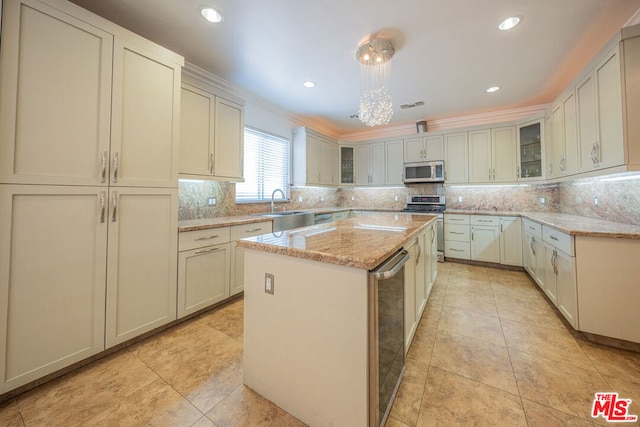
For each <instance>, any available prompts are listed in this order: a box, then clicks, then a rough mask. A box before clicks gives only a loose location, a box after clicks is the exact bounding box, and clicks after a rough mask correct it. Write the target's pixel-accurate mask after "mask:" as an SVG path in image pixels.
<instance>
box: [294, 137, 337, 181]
mask: <svg viewBox="0 0 640 427" xmlns="http://www.w3.org/2000/svg"><path fill="white" fill-rule="evenodd" d="M338 157H339V156H338V144H337V142H336V141H333V140H331V139H330V138H328V137H327V136H324V135H321V134H319V133H317V132H315V131H312V130H311V129H308V128H305V127H300V128H296V129H294V130H293V185H320V186H337V185H338V180H339V177H338V175H339V173H338V172H339V171H338V165H337V162H338ZM334 163H336V164H334ZM342 172H343V173H344V169H342Z"/></svg>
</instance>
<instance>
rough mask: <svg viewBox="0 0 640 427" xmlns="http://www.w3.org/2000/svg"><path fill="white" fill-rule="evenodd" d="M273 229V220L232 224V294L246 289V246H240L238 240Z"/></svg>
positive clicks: (230, 291) (230, 287) (230, 288)
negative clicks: (237, 243)
mask: <svg viewBox="0 0 640 427" xmlns="http://www.w3.org/2000/svg"><path fill="white" fill-rule="evenodd" d="M272 231H273V223H272V222H271V221H263V222H256V223H252V224H243V225H234V226H231V264H230V268H229V270H230V271H231V283H230V286H229V295H230V296H233V295H236V294H238V293H240V292H242V291H244V248H240V247H238V246H237V245H236V241H237V240H240V239H244V238H245V237H252V236H260V235H262V234H267V233H271V232H272Z"/></svg>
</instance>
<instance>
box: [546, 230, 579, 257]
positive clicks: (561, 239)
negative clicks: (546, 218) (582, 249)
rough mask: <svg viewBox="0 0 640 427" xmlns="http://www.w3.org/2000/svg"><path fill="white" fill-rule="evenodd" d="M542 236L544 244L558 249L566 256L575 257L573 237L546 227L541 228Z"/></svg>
mask: <svg viewBox="0 0 640 427" xmlns="http://www.w3.org/2000/svg"><path fill="white" fill-rule="evenodd" d="M542 234H543V237H542V238H543V240H544V241H545V242H546V243H548V244H550V245H551V246H554V247H556V248H558V249H560V250H561V251H562V252H564V253H565V254H567V255H570V256H575V251H574V247H573V237H571V236H570V235H568V234H565V233H562V232H560V231H558V230H554V229H553V228H550V227H546V226H543V227H542Z"/></svg>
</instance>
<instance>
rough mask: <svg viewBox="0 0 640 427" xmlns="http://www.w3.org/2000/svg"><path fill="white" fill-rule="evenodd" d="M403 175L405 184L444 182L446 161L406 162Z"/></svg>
mask: <svg viewBox="0 0 640 427" xmlns="http://www.w3.org/2000/svg"><path fill="white" fill-rule="evenodd" d="M403 176H404V178H403V180H402V182H404V183H405V184H412V183H420V182H444V161H443V160H434V161H431V162H414V163H405V164H404V175H403Z"/></svg>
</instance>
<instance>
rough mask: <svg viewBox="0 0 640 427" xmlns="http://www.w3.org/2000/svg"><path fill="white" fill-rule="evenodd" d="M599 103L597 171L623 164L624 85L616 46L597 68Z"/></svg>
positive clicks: (597, 109) (618, 50) (595, 72)
mask: <svg viewBox="0 0 640 427" xmlns="http://www.w3.org/2000/svg"><path fill="white" fill-rule="evenodd" d="M594 75H595V79H596V99H597V108H596V111H597V114H598V146H597V147H596V156H597V163H598V167H600V168H607V167H611V166H618V165H622V164H623V163H624V144H623V140H622V137H623V135H622V85H621V83H620V79H621V78H620V47H619V46H616V47H615V48H613V49H612V50H611V52H609V54H608V55H607V56H606V57H605V58H604V59H603V60H602V61H601V62H600V63H599V64H598V65H597V66H596V68H595V71H594Z"/></svg>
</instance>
